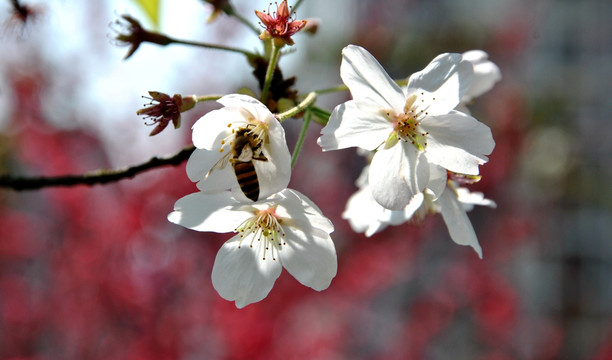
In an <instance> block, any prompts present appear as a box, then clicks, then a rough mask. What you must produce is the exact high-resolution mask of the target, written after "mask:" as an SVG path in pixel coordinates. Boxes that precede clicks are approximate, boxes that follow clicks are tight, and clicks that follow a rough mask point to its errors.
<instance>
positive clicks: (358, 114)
mask: <svg viewBox="0 0 612 360" xmlns="http://www.w3.org/2000/svg"><path fill="white" fill-rule="evenodd" d="M340 73H341V77H342V80H343V81H344V83H345V84H346V85H347V86H348V88H349V90H350V91H351V95H352V97H353V99H352V100H350V101H347V102H345V103H343V104H340V105H338V106H337V107H336V108H335V109H334V111H333V112H332V114H331V117H330V119H329V122H328V124H327V125H326V126H325V127H324V128H323V129H322V131H321V137H320V138H319V140H318V143H319V145H320V146H321V147H322V149H323V150H324V151H326V150H338V149H344V148H348V147H358V148H360V149H363V150H366V151H369V152H372V156H371V163H370V165H369V166H368V167H367V168H366V169H364V173H363V174H362V176H361V178H360V179H359V181H358V186H359V188H360V189H359V190H358V192H357V193H356V194H354V195H353V196H352V197H351V199H349V202H348V204H347V209H346V211H345V212H344V215H343V216H344V218H346V219H348V220H349V222H350V223H351V225H352V227H353V229H354V230H356V231H358V232H365V233H366V235H368V236H369V235H372V234H374V233H376V232H378V231H380V230H382V229H384V228H385V227H386V226H388V225H398V224H401V223H404V222H406V221H418V220H419V219H422V218H423V217H424V216H425V215H427V214H431V213H441V214H442V217H443V219H444V221H445V223H446V225H447V227H448V229H449V232H450V235H451V238H452V239H453V240H454V241H455V242H456V243H458V244H461V245H470V246H472V247H473V248H474V250H475V251H476V252H477V253H478V255H479V256H480V257H482V251H481V248H480V245H479V244H478V240H477V239H476V235H475V232H474V229H473V228H472V225H471V223H470V222H469V219H468V218H467V216H466V214H465V211H466V210H468V209H469V207H468V206H467V205H466V204H470V205H473V204H477V205H488V206H494V203H493V202H492V201H490V200H487V199H484V197H483V196H482V194H480V193H469V191H468V190H467V189H465V188H461V187H458V183H457V182H456V181H454V180H453V179H455V178H463V179H479V178H480V177H479V176H478V174H479V165H482V164H484V163H486V162H487V161H488V158H487V155H489V154H491V152H492V151H493V148H494V146H495V142H494V141H493V137H492V135H491V130H490V129H489V127H487V126H486V125H484V124H483V123H481V122H479V121H478V120H476V119H475V118H473V117H472V116H471V115H470V114H469V111H466V110H465V106H466V103H467V102H469V101H471V100H472V99H473V98H474V97H475V96H478V95H480V94H482V93H483V92H485V91H487V90H489V89H490V88H491V87H492V86H493V84H494V83H495V82H496V81H497V80H499V78H500V72H499V69H498V68H497V66H495V64H493V63H491V62H489V61H487V56H486V53H484V52H482V51H472V52H467V53H465V54H463V55H461V54H450V53H446V54H441V55H439V56H437V57H436V58H435V59H433V60H432V61H431V63H429V65H427V66H426V67H425V68H424V69H423V70H422V71H419V72H416V73H414V74H412V75H411V76H410V77H409V79H408V82H407V86H406V87H405V88H401V87H400V86H399V85H397V84H396V83H395V82H394V81H393V80H392V79H391V78H390V77H389V76H388V75H387V73H386V72H385V70H384V69H383V68H382V66H381V65H380V64H379V63H378V61H376V59H375V58H374V57H373V56H372V55H371V54H370V53H369V52H367V51H366V50H365V49H363V48H361V47H358V46H354V45H349V46H347V47H346V48H344V50H343V51H342V64H341V67H340ZM460 110H463V111H460ZM449 174H450V175H449Z"/></svg>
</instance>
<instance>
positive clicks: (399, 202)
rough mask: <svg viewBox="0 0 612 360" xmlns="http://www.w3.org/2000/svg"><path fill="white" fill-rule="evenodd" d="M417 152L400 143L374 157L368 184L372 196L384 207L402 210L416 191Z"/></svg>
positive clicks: (379, 151) (382, 150)
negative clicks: (405, 147)
mask: <svg viewBox="0 0 612 360" xmlns="http://www.w3.org/2000/svg"><path fill="white" fill-rule="evenodd" d="M417 156H418V154H417V151H416V149H414V150H413V151H412V150H410V149H408V148H407V151H404V146H402V144H401V143H398V144H396V145H395V146H392V147H391V148H389V149H384V148H381V149H380V150H378V151H377V152H376V154H374V157H373V158H372V163H371V164H370V172H369V176H368V182H369V183H370V187H371V189H372V196H374V199H376V201H377V202H378V203H379V204H380V205H382V206H383V207H385V208H387V209H390V210H401V209H403V208H404V207H405V206H406V205H407V204H408V202H410V200H411V199H412V197H413V196H414V195H415V194H417V193H419V192H420V191H419V190H418V189H417V179H416V178H417Z"/></svg>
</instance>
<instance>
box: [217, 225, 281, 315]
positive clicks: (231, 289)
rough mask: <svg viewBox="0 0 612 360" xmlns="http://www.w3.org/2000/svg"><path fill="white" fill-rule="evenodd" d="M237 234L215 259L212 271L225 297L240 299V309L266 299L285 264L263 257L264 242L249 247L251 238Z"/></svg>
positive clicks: (238, 303) (237, 305) (237, 302)
mask: <svg viewBox="0 0 612 360" xmlns="http://www.w3.org/2000/svg"><path fill="white" fill-rule="evenodd" d="M241 240H242V239H241V238H240V236H238V235H236V236H234V237H233V238H231V239H230V240H228V241H227V242H226V243H225V244H223V246H222V247H221V249H219V252H218V253H217V257H216V258H215V264H214V265H213V270H212V276H211V277H212V283H213V287H214V288H215V290H217V292H218V293H219V295H221V297H223V298H224V299H226V300H229V301H234V300H235V301H236V307H237V308H243V307H245V306H247V305H249V304H252V303H254V302H257V301H260V300H262V299H263V298H265V297H266V296H267V295H268V293H269V292H270V290H272V287H273V286H274V282H275V281H276V279H277V278H278V277H279V275H280V273H281V271H282V267H281V263H280V261H279V260H278V259H277V260H272V259H271V258H268V259H266V260H262V258H263V245H262V242H257V241H255V243H254V244H253V247H252V248H251V247H249V245H248V239H244V240H242V246H241V247H240V248H239V247H238V244H239V243H240V241H241Z"/></svg>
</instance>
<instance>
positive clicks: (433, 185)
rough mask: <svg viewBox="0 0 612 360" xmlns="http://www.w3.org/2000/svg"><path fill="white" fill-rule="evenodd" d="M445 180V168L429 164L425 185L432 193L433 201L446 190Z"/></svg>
mask: <svg viewBox="0 0 612 360" xmlns="http://www.w3.org/2000/svg"><path fill="white" fill-rule="evenodd" d="M447 180H448V175H447V173H446V169H445V168H443V167H442V166H440V165H436V164H432V163H430V164H429V182H428V183H427V188H428V189H429V190H431V192H432V193H433V196H434V199H437V198H438V197H440V195H441V194H442V192H443V191H444V189H445V188H446V182H447Z"/></svg>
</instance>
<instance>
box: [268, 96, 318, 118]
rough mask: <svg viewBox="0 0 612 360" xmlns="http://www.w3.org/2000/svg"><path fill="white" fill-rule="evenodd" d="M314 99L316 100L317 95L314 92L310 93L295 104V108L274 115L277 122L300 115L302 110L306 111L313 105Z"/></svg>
mask: <svg viewBox="0 0 612 360" xmlns="http://www.w3.org/2000/svg"><path fill="white" fill-rule="evenodd" d="M316 99H317V94H316V93H315V92H311V93H309V94H308V95H307V96H306V97H305V98H304V100H302V101H301V102H300V103H299V104H297V105H296V106H294V107H293V108H291V109H289V110H287V111H285V112H282V113H280V114H278V115H276V118H277V119H278V121H280V122H282V121H283V120H285V119H288V118H290V117H292V116H295V115H297V114H299V113H301V112H302V111H304V109H306V108H307V107H309V106H310V105H312V104H314V102H315V100H316Z"/></svg>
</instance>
